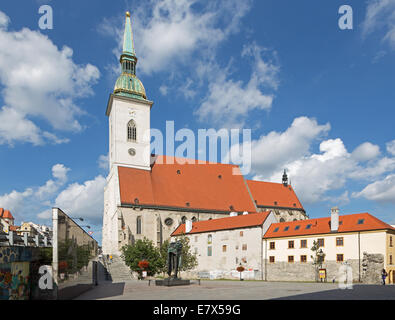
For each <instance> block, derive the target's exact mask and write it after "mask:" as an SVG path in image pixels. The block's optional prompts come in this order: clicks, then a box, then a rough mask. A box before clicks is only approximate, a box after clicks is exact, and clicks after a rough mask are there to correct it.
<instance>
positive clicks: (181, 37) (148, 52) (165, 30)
mask: <svg viewBox="0 0 395 320" xmlns="http://www.w3.org/2000/svg"><path fill="white" fill-rule="evenodd" d="M151 3H153V8H152V12H150V13H147V12H146V11H144V12H143V10H144V9H142V10H141V11H139V10H138V11H137V12H135V14H134V15H133V18H134V20H133V21H134V22H133V23H134V26H135V27H134V33H135V39H136V43H138V47H137V48H136V50H137V52H139V56H140V57H141V64H140V67H141V71H142V72H143V73H148V74H149V73H152V72H157V71H163V70H169V66H171V65H172V64H173V63H178V62H185V61H188V58H189V57H191V55H192V53H193V52H194V51H196V50H199V51H210V50H211V49H213V48H215V47H216V46H217V45H218V44H219V43H221V42H222V41H223V40H224V39H226V38H227V37H228V36H229V35H230V34H232V33H233V32H235V31H237V30H238V25H239V22H240V19H241V18H242V17H243V16H244V15H245V13H246V12H247V11H248V10H249V8H250V6H251V2H250V1H235V0H232V1H221V2H218V3H209V4H203V3H201V2H198V1H194V0H177V1H176V0H162V1H157V2H151ZM194 5H199V6H201V8H200V10H199V12H197V11H196V10H194V8H193V6H194ZM164 61H166V63H164Z"/></svg>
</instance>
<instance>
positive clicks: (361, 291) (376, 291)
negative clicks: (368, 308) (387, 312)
mask: <svg viewBox="0 0 395 320" xmlns="http://www.w3.org/2000/svg"><path fill="white" fill-rule="evenodd" d="M273 300H395V286H391V285H390V286H383V285H354V286H353V288H352V289H335V290H327V291H321V292H314V293H306V294H300V295H293V296H287V297H281V298H277V299H273Z"/></svg>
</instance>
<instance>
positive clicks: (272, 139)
mask: <svg viewBox="0 0 395 320" xmlns="http://www.w3.org/2000/svg"><path fill="white" fill-rule="evenodd" d="M329 130H330V124H329V123H327V124H324V125H320V124H318V123H317V121H316V120H315V119H310V118H307V117H299V118H296V119H294V121H293V122H292V124H291V126H290V127H289V128H288V129H287V130H285V131H284V132H276V131H272V132H270V133H268V134H267V135H263V136H261V137H260V138H259V139H257V140H253V141H252V145H251V152H252V168H253V170H254V171H255V172H257V173H259V175H260V176H261V177H265V178H269V177H271V176H272V175H273V174H274V173H276V172H280V171H281V170H282V169H283V168H285V165H286V164H287V163H290V162H292V161H296V160H298V159H300V158H303V157H305V156H307V155H309V154H310V149H311V145H312V143H313V142H315V141H317V140H318V139H319V138H321V137H322V136H325V135H326V134H327V133H328V131H329Z"/></svg>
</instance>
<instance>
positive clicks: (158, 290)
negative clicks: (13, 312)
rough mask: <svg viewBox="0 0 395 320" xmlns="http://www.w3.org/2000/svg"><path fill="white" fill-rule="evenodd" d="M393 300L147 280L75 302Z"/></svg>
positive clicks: (331, 287) (320, 289) (377, 292)
mask: <svg viewBox="0 0 395 320" xmlns="http://www.w3.org/2000/svg"><path fill="white" fill-rule="evenodd" d="M96 299H111V300H265V299H291V300H295V299H296V300H299V299H300V300H327V299H335V300H359V299H380V300H383V299H392V300H395V286H394V285H387V286H380V285H354V287H353V289H346V290H341V289H339V288H338V285H337V284H333V283H297V282H263V281H215V280H213V281H203V280H202V281H201V284H200V285H199V284H198V283H196V281H194V283H193V284H191V285H190V286H179V287H161V286H155V284H154V283H153V282H152V281H151V284H150V285H149V283H148V281H146V280H144V281H138V280H132V281H126V282H120V283H112V282H110V281H106V282H101V283H100V284H99V285H98V286H97V287H96V288H94V289H93V290H90V291H88V292H86V293H84V294H83V295H81V296H80V297H78V298H77V300H96Z"/></svg>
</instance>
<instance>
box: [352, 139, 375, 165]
mask: <svg viewBox="0 0 395 320" xmlns="http://www.w3.org/2000/svg"><path fill="white" fill-rule="evenodd" d="M379 154H380V147H379V146H377V145H374V144H372V143H370V142H364V143H362V144H360V145H359V146H358V147H357V148H355V150H354V151H353V152H352V156H353V158H354V159H355V160H357V161H367V160H372V159H375V158H376V157H378V156H379Z"/></svg>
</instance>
